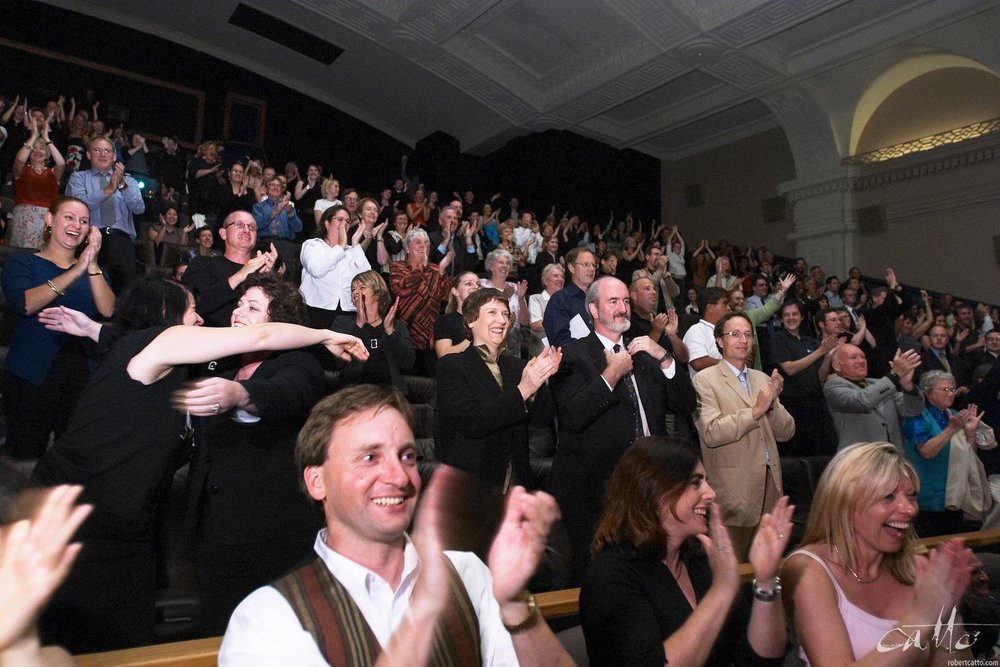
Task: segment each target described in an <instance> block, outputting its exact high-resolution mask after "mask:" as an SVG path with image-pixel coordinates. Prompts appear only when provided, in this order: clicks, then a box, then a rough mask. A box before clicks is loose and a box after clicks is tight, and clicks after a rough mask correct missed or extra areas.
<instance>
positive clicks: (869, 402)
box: [823, 343, 924, 451]
mask: <svg viewBox="0 0 1000 667" xmlns="http://www.w3.org/2000/svg"><path fill="white" fill-rule="evenodd" d="M830 365H831V368H833V371H834V375H831V376H830V377H829V378H827V380H826V382H825V383H824V384H823V397H824V398H826V404H827V406H828V407H829V408H830V415H831V416H832V417H833V424H834V426H836V428H837V438H838V441H837V449H838V450H841V449H844V448H845V447H849V446H850V445H853V444H854V443H857V442H882V441H886V442H891V443H892V444H894V445H896V447H898V448H899V450H900V451H903V436H902V434H901V433H900V430H899V420H900V418H901V417H913V416H916V415H919V414H920V413H921V412H922V411H923V409H924V399H923V396H921V395H920V392H919V391H917V387H916V385H915V384H914V381H913V375H914V371H916V369H917V368H918V367H919V366H920V355H918V354H917V353H916V352H913V351H910V352H901V351H899V350H896V356H895V357H894V358H893V360H892V365H891V367H890V370H889V373H888V374H887V375H886V376H885V377H881V378H872V377H868V360H867V359H866V358H865V353H864V352H863V351H862V350H861V348H860V347H858V346H857V345H852V344H850V343H844V344H843V345H841V346H840V347H838V348H837V349H836V350H835V351H834V353H833V360H832V361H831V363H830Z"/></svg>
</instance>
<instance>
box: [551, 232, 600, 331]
mask: <svg viewBox="0 0 1000 667" xmlns="http://www.w3.org/2000/svg"><path fill="white" fill-rule="evenodd" d="M566 270H567V271H569V277H570V280H569V281H568V284H567V285H566V287H564V288H562V289H561V290H559V291H558V292H556V293H555V294H553V295H552V298H551V299H549V305H547V306H546V307H545V315H544V317H543V318H542V326H543V327H545V337H546V338H547V339H548V342H549V345H554V346H556V347H562V346H563V345H565V344H566V343H568V342H569V341H571V340H573V339H574V338H583V337H584V336H586V335H588V334H589V333H590V331H591V330H592V329H593V328H594V324H593V319H592V318H591V317H590V313H588V312H587V307H586V306H585V305H584V301H585V300H586V296H587V288H588V287H590V284H591V283H592V282H594V276H595V275H596V274H597V257H596V256H595V255H594V253H592V252H591V251H590V250H589V249H587V248H573V249H572V250H570V251H569V252H568V253H566Z"/></svg>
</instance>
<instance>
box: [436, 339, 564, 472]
mask: <svg viewBox="0 0 1000 667" xmlns="http://www.w3.org/2000/svg"><path fill="white" fill-rule="evenodd" d="M498 364H499V365H500V375H501V377H502V378H503V389H501V388H500V385H498V384H497V381H496V379H494V377H493V374H492V373H491V372H490V369H489V368H487V367H486V363H485V362H484V361H483V360H482V358H481V357H480V356H479V352H477V351H476V349H475V348H473V347H472V346H469V347H468V348H466V349H465V350H464V351H462V352H460V353H458V354H448V355H445V356H444V357H441V358H440V359H438V362H437V418H436V422H435V429H434V431H435V432H434V449H435V453H436V455H437V456H438V458H440V459H441V460H442V461H443V462H444V463H447V464H449V465H452V466H455V467H456V468H460V469H462V470H468V471H469V472H472V473H475V474H477V475H479V476H481V477H483V478H484V479H486V480H488V481H489V482H490V483H491V484H492V485H494V486H497V487H500V486H502V485H503V482H504V478H505V477H506V474H507V465H508V463H510V465H511V466H512V468H513V481H514V483H517V484H523V485H528V486H530V482H531V468H530V465H529V456H528V425H529V424H532V425H536V426H544V425H545V424H548V423H550V422H551V420H552V401H551V398H550V396H549V392H548V388H547V387H545V386H543V387H542V388H541V389H539V390H538V392H537V393H536V394H535V397H534V400H532V401H530V402H529V404H528V405H527V406H526V405H525V403H524V401H523V400H522V398H521V392H519V391H518V389H517V385H518V383H519V382H520V381H521V373H522V371H523V370H524V366H525V362H524V360H523V359H518V358H516V357H512V356H510V355H506V354H501V355H500V359H499V360H498Z"/></svg>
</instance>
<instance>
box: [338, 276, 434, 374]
mask: <svg viewBox="0 0 1000 667" xmlns="http://www.w3.org/2000/svg"><path fill="white" fill-rule="evenodd" d="M351 301H352V303H353V304H354V313H352V314H350V315H341V316H340V317H338V318H337V319H336V320H334V322H333V326H332V327H330V328H331V329H333V330H334V331H339V332H341V333H345V334H348V335H350V336H357V337H358V338H359V339H361V342H362V343H363V344H364V346H365V348H367V349H368V358H367V359H365V360H362V359H351V360H350V361H349V362H348V363H347V365H346V366H345V367H344V368H343V369H342V370H341V372H340V382H339V383H338V384H339V385H340V386H341V387H347V386H350V385H355V384H377V385H387V384H391V385H393V386H395V387H397V388H399V389H400V390H405V389H406V381H405V380H404V379H403V373H404V372H405V371H408V370H410V368H412V367H413V363H414V361H415V360H416V353H415V352H414V351H413V343H412V342H411V341H410V332H409V330H408V329H407V328H406V323H405V322H403V320H401V319H399V318H397V317H396V307H397V306H398V304H399V299H398V298H397V299H396V300H395V301H392V300H391V297H390V295H389V288H388V286H387V285H386V284H385V280H383V279H382V275H381V274H380V273H379V272H378V271H373V270H368V271H362V272H361V273H359V274H357V275H356V276H354V278H353V279H352V280H351Z"/></svg>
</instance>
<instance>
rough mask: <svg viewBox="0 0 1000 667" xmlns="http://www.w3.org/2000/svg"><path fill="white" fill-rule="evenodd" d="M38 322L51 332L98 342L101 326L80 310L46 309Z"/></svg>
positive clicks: (39, 316) (39, 314)
mask: <svg viewBox="0 0 1000 667" xmlns="http://www.w3.org/2000/svg"><path fill="white" fill-rule="evenodd" d="M38 321H39V322H41V323H42V326H44V327H45V328H46V329H48V330H49V331H60V332H62V333H65V334H69V335H70V336H79V337H80V338H90V339H91V340H93V341H95V342H96V341H97V338H98V336H99V335H100V332H101V325H100V324H98V323H97V322H95V321H94V320H92V319H90V318H89V317H87V316H86V315H84V314H83V313H81V312H80V311H79V310H73V309H72V308H67V307H66V306H55V307H53V308H46V309H45V310H42V311H41V312H39V313H38Z"/></svg>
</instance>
